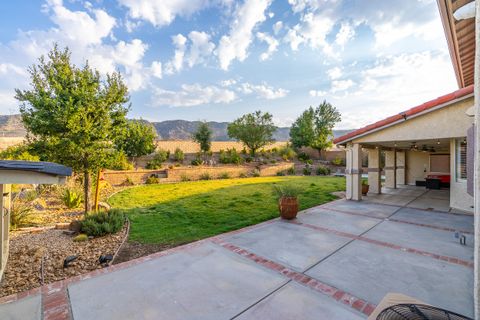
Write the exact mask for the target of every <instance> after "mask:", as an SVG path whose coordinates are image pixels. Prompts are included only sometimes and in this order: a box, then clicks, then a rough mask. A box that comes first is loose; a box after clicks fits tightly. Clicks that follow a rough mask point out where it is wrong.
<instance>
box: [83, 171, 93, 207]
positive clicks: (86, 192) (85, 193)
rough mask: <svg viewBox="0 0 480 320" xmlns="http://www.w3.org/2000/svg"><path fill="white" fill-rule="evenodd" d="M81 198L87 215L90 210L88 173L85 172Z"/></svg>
mask: <svg viewBox="0 0 480 320" xmlns="http://www.w3.org/2000/svg"><path fill="white" fill-rule="evenodd" d="M83 196H84V198H83V199H84V204H85V212H84V213H85V215H86V214H87V213H89V212H90V211H91V209H92V207H91V206H90V172H88V171H85V172H84V173H83Z"/></svg>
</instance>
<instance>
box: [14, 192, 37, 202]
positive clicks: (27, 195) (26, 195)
mask: <svg viewBox="0 0 480 320" xmlns="http://www.w3.org/2000/svg"><path fill="white" fill-rule="evenodd" d="M18 196H19V198H21V199H22V200H25V201H27V202H32V201H33V200H35V199H36V198H37V197H38V192H37V191H36V190H24V191H22V192H20V193H19V195H18Z"/></svg>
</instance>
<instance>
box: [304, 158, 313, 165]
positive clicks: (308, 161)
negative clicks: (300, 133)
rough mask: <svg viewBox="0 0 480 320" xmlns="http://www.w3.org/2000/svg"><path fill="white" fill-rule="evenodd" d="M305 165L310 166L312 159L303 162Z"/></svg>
mask: <svg viewBox="0 0 480 320" xmlns="http://www.w3.org/2000/svg"><path fill="white" fill-rule="evenodd" d="M305 163H306V164H309V165H312V164H313V160H312V159H308V160H305Z"/></svg>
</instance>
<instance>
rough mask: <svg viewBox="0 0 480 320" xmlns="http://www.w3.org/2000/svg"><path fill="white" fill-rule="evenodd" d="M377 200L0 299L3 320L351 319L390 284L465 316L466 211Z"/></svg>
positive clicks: (469, 253) (318, 211)
mask: <svg viewBox="0 0 480 320" xmlns="http://www.w3.org/2000/svg"><path fill="white" fill-rule="evenodd" d="M385 191H386V192H388V191H387V190H385ZM396 191H397V192H399V193H402V195H398V196H403V197H408V199H411V201H409V202H410V203H411V204H412V203H415V201H416V200H422V199H423V198H424V197H426V196H432V197H436V194H435V192H433V193H431V194H429V192H428V191H427V192H425V191H422V192H418V191H417V189H415V187H406V188H398V189H397V190H396ZM387 196H388V193H384V194H382V197H387ZM439 196H440V197H442V196H443V195H442V194H440V195H439ZM386 199H387V198H385V199H383V200H382V201H383V202H385V203H384V204H379V203H374V202H372V201H375V200H376V199H373V198H372V201H370V200H369V201H362V202H356V201H346V200H337V201H333V202H330V203H327V204H325V205H322V206H318V207H314V208H311V209H309V210H306V211H304V212H302V213H300V214H299V216H298V218H297V219H296V220H293V221H285V220H280V219H275V220H271V221H268V222H266V223H262V224H259V225H255V226H252V227H248V228H245V229H242V230H239V231H234V232H230V233H226V234H223V235H220V236H216V237H213V238H209V239H205V240H202V241H198V242H195V243H192V244H188V245H185V246H182V247H177V248H174V249H171V250H167V251H163V252H158V253H155V254H153V255H150V256H146V257H143V258H140V259H137V260H133V261H128V262H125V263H122V264H118V265H113V266H111V267H109V268H106V269H101V270H97V271H94V272H92V273H89V274H86V275H82V276H79V277H75V278H71V279H67V280H65V281H61V282H57V283H53V284H50V285H48V286H45V287H42V288H39V289H34V290H32V291H29V292H25V293H22V294H17V295H14V296H9V297H5V298H1V299H0V303H2V304H0V318H1V319H22V320H23V319H42V317H43V319H60V318H61V319H116V318H128V319H275V320H277V319H305V320H309V319H312V320H313V319H319V318H321V319H335V320H355V319H367V317H368V316H369V315H371V314H372V312H373V310H374V309H375V307H376V305H377V304H378V303H379V302H380V301H381V300H382V298H383V297H384V296H385V295H386V294H388V293H391V292H395V293H401V294H404V295H408V296H410V297H413V298H415V299H418V300H420V301H423V302H425V303H428V304H432V305H434V306H437V307H441V308H445V309H448V310H451V311H455V312H458V313H461V314H464V315H466V316H470V317H472V316H473V217H472V216H471V215H463V214H452V213H446V212H440V211H436V210H422V209H415V208H412V207H410V206H409V205H407V206H399V205H392V204H391V203H387V202H388V201H387V200H386ZM432 199H433V198H432ZM433 202H435V201H433ZM455 233H458V234H459V235H464V236H465V237H466V244H465V245H462V244H460V242H459V239H457V238H456V237H455Z"/></svg>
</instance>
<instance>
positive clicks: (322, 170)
mask: <svg viewBox="0 0 480 320" xmlns="http://www.w3.org/2000/svg"><path fill="white" fill-rule="evenodd" d="M329 174H330V168H329V167H326V166H319V167H318V168H317V175H318V176H328V175H329Z"/></svg>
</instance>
